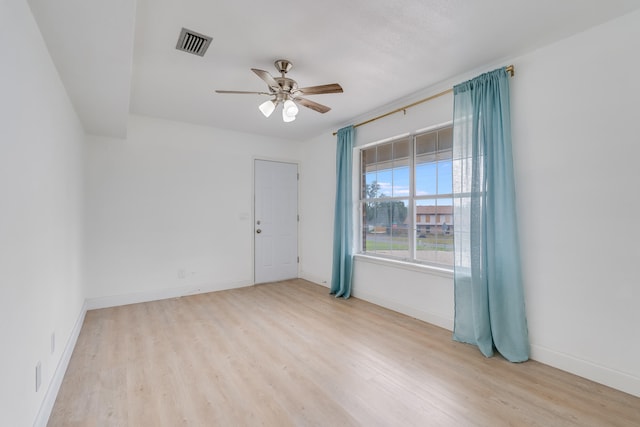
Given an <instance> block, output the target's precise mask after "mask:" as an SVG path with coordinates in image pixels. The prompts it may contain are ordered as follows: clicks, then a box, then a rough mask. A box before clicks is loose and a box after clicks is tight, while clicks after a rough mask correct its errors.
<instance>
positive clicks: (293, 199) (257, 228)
mask: <svg viewBox="0 0 640 427" xmlns="http://www.w3.org/2000/svg"><path fill="white" fill-rule="evenodd" d="M254 191H255V194H254V199H255V212H254V213H255V215H254V221H255V223H254V238H255V246H254V247H255V256H254V267H255V283H266V282H274V281H278V280H285V279H293V278H296V277H298V165H296V164H293V163H283V162H272V161H266V160H256V161H255V165H254Z"/></svg>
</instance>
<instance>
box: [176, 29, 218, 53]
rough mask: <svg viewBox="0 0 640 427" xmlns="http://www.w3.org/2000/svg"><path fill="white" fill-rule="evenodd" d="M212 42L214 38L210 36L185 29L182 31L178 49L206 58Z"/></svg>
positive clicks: (177, 45)
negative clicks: (205, 55)
mask: <svg viewBox="0 0 640 427" xmlns="http://www.w3.org/2000/svg"><path fill="white" fill-rule="evenodd" d="M211 40H212V38H211V37H209V36H205V35H204V34H200V33H196V32H195V31H191V30H187V29H186V28H183V29H182V31H180V37H178V43H177V44H176V49H178V50H181V51H183V52H187V53H193V54H194V55H198V56H204V54H205V52H206V51H207V48H208V47H209V44H211Z"/></svg>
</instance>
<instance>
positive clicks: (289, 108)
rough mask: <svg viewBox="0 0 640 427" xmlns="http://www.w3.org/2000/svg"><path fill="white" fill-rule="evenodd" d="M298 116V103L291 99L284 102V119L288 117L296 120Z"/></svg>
mask: <svg viewBox="0 0 640 427" xmlns="http://www.w3.org/2000/svg"><path fill="white" fill-rule="evenodd" d="M296 114H298V106H297V105H296V103H295V102H293V101H292V100H290V99H287V100H286V101H284V106H283V108H282V117H285V116H287V117H293V118H294V119H295V118H296ZM285 121H286V120H285ZM290 121H292V120H290Z"/></svg>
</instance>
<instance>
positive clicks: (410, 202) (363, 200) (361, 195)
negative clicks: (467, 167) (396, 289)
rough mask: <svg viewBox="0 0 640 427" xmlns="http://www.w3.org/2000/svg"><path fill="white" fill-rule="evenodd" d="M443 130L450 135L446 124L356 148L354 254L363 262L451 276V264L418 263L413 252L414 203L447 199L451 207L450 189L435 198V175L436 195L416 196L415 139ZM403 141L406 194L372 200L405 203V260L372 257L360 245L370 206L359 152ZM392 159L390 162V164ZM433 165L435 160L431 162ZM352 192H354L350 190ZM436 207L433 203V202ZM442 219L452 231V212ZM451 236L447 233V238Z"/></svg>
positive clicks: (414, 244)
mask: <svg viewBox="0 0 640 427" xmlns="http://www.w3.org/2000/svg"><path fill="white" fill-rule="evenodd" d="M445 129H451V131H452V132H453V122H451V121H449V122H446V123H441V124H438V125H435V126H431V127H428V128H423V129H419V130H416V131H414V132H411V133H404V134H400V135H397V136H394V137H391V138H385V139H383V140H378V141H374V142H370V143H367V144H363V145H361V146H358V147H356V150H357V156H354V157H355V159H354V160H355V162H354V163H355V165H354V166H356V167H355V168H354V169H356V170H357V177H358V178H357V195H358V197H357V199H356V200H355V202H356V215H357V225H358V226H357V230H358V231H357V233H356V235H357V241H356V243H357V250H356V251H355V254H356V255H357V256H358V257H361V258H363V259H366V260H368V261H370V262H374V263H392V264H393V265H397V266H400V267H409V269H418V270H423V269H425V268H426V269H429V270H434V271H438V272H442V273H445V274H448V273H450V272H453V262H451V264H445V263H439V262H436V261H430V260H422V259H418V257H417V248H416V242H417V232H418V225H417V224H418V222H420V221H418V219H417V212H418V211H417V209H416V206H417V205H416V202H419V201H421V200H439V199H449V200H451V202H452V206H453V187H451V193H447V194H439V193H438V192H437V190H438V186H437V185H438V181H437V179H438V178H437V175H438V174H437V173H436V183H435V185H436V194H435V195H418V194H416V166H417V164H418V162H417V159H416V138H417V137H420V136H421V135H425V134H429V133H433V132H440V131H442V130H445ZM405 139H409V144H408V145H409V154H408V160H409V194H408V195H398V196H393V195H392V196H388V197H384V198H375V200H380V201H384V202H394V201H406V202H407V211H408V212H407V218H410V221H409V223H408V224H407V236H408V237H407V245H408V256H407V257H401V256H393V255H389V254H381V253H376V252H367V251H366V250H365V248H364V246H363V245H364V242H365V236H364V233H365V224H366V222H365V219H364V214H365V206H366V204H367V203H370V202H371V200H372V198H367V197H366V196H365V188H364V186H365V185H367V182H366V180H365V179H364V176H365V173H364V171H363V164H362V160H363V159H362V157H363V151H365V150H368V149H371V148H373V147H377V146H382V145H385V144H391V143H395V142H398V141H402V140H405ZM439 152H440V151H439V150H438V148H436V151H435V152H434V155H435V156H437V155H438V153H439ZM450 152H451V157H449V158H448V159H449V160H450V161H451V163H453V150H452V148H451V149H450ZM393 160H394V159H393V158H392V161H393ZM435 161H436V162H437V159H436V160H435ZM451 179H452V181H453V174H452V176H451ZM354 189H355V188H354ZM436 203H437V202H436ZM437 214H438V212H437V211H436V213H435V214H434V215H433V216H436V215H437ZM424 215H426V217H427V218H430V217H431V215H430V214H424ZM442 215H446V216H450V217H451V224H450V226H451V227H453V226H454V224H453V216H454V215H453V210H452V212H451V214H442ZM430 225H431V226H432V227H433V226H437V225H438V222H437V221H436V222H434V223H432V224H430ZM452 234H453V233H452V232H451V235H452ZM409 236H411V238H409Z"/></svg>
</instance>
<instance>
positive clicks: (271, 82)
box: [251, 68, 281, 92]
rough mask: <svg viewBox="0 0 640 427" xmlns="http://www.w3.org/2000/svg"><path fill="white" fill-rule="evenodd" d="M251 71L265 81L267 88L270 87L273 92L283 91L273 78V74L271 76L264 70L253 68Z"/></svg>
mask: <svg viewBox="0 0 640 427" xmlns="http://www.w3.org/2000/svg"><path fill="white" fill-rule="evenodd" d="M251 71H253V72H254V73H256V74H257V75H258V77H260V78H261V79H262V80H264V82H265V83H266V84H267V86H269V88H270V89H271V90H272V91H274V92H279V91H280V89H281V88H280V85H279V84H278V82H277V81H276V79H274V78H273V76H272V75H271V74H269V73H268V72H266V71H264V70H258V69H257V68H252V69H251Z"/></svg>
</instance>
